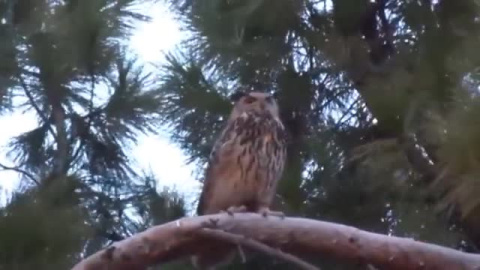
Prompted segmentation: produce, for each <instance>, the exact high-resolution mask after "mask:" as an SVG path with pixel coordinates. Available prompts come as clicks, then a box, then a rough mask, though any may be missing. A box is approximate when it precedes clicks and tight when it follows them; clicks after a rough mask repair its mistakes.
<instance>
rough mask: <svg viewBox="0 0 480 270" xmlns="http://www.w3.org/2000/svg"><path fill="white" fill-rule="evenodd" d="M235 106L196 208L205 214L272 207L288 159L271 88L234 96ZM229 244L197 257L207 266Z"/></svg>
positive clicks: (223, 254)
mask: <svg viewBox="0 0 480 270" xmlns="http://www.w3.org/2000/svg"><path fill="white" fill-rule="evenodd" d="M233 99H234V101H235V106H234V107H233V110H232V112H231V114H230V118H229V119H228V121H227V124H226V126H225V128H224V129H223V131H222V132H221V134H220V136H219V138H218V139H217V141H216V142H215V144H214V146H213V149H212V152H211V154H210V160H209V163H208V167H207V169H206V173H205V182H204V186H203V190H202V193H201V195H200V200H199V204H198V208H197V214H198V215H206V214H213V213H218V212H220V211H227V210H229V209H233V208H238V207H242V206H243V207H245V208H246V210H247V211H249V212H261V213H263V214H269V213H275V212H271V211H270V210H269V207H270V205H271V203H272V201H273V198H274V196H275V193H276V189H277V182H278V180H279V179H280V177H281V175H282V173H283V168H284V164H285V158H286V142H285V130H284V126H283V124H282V123H281V120H280V118H279V113H278V107H277V103H276V101H275V99H274V98H273V96H272V95H270V94H268V93H260V92H252V93H248V94H245V93H237V94H235V95H234V98H233ZM229 250H230V249H228V248H225V247H223V246H221V245H219V246H218V248H215V250H208V251H206V252H205V253H204V254H202V255H201V256H197V257H196V258H195V260H194V261H195V265H196V266H197V267H198V268H203V269H208V267H207V266H210V265H213V264H215V263H217V262H219V261H221V260H223V259H224V258H227V255H228V252H229Z"/></svg>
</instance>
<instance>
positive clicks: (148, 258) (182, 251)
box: [72, 213, 480, 270]
mask: <svg viewBox="0 0 480 270" xmlns="http://www.w3.org/2000/svg"><path fill="white" fill-rule="evenodd" d="M212 224H214V225H215V228H217V229H220V230H224V231H227V232H229V233H232V234H237V235H243V236H245V237H247V238H250V239H253V240H256V241H258V242H262V243H264V244H267V245H269V246H272V247H275V248H280V249H281V250H282V251H284V252H289V253H292V254H296V255H299V256H301V255H320V254H321V255H322V256H331V257H334V258H336V259H338V260H342V261H351V262H363V263H369V264H371V265H374V266H376V267H378V268H380V269H404V270H408V269H458V270H462V269H472V270H473V269H480V255H476V254H469V253H464V252H460V251H457V250H454V249H449V248H445V247H440V246H436V245H433V244H427V243H422V242H418V241H414V240H411V239H405V238H399V237H392V236H386V235H381V234H376V233H370V232H366V231H362V230H359V229H356V228H353V227H349V226H344V225H340V224H335V223H329V222H323V221H317V220H311V219H305V218H294V217H287V218H285V219H281V218H278V217H268V218H264V217H262V216H261V215H258V214H253V213H242V214H240V213H238V214H237V213H236V214H235V215H234V216H233V217H231V216H228V215H227V214H217V215H207V216H200V217H190V218H182V219H179V220H176V221H172V222H169V223H166V224H163V225H159V226H156V227H152V228H150V229H148V230H146V231H144V232H141V233H139V234H137V235H134V236H132V237H130V238H128V239H125V240H122V241H120V242H116V243H115V244H114V245H112V246H110V247H109V248H106V249H104V250H101V251H99V252H97V253H95V254H93V255H92V256H90V257H88V258H86V259H85V260H83V261H81V262H79V263H78V264H77V265H76V266H74V267H73V269H72V270H101V269H116V270H121V269H145V268H146V267H147V266H149V265H154V264H160V263H165V262H168V261H172V260H175V259H181V258H185V257H187V256H190V255H192V254H194V253H195V252H196V251H199V250H203V249H205V248H208V247H209V246H211V245H212V244H215V241H212V239H211V238H208V237H206V236H205V234H203V235H202V233H201V230H203V228H208V227H209V228H211V226H212Z"/></svg>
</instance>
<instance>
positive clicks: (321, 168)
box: [161, 0, 480, 269]
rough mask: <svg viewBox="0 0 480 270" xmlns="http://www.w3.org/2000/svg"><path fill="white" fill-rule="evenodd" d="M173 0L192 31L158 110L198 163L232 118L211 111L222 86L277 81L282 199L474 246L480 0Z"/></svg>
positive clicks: (356, 221) (340, 218) (351, 220)
mask: <svg viewBox="0 0 480 270" xmlns="http://www.w3.org/2000/svg"><path fill="white" fill-rule="evenodd" d="M166 2H168V3H170V4H171V9H172V10H173V11H174V12H175V13H176V14H177V16H178V17H179V20H181V21H182V22H183V23H184V24H185V26H186V29H188V30H189V31H190V32H191V38H190V39H189V40H188V42H187V43H186V44H185V45H186V52H185V54H186V55H183V56H182V59H181V58H173V57H172V58H170V60H171V61H170V62H169V63H167V65H166V67H164V69H162V70H161V73H162V76H161V78H163V80H162V85H161V89H162V92H163V93H165V96H168V97H175V98H171V99H168V98H166V99H165V100H164V103H165V105H163V108H166V109H164V110H162V112H161V114H162V115H163V119H164V120H165V121H166V123H167V124H170V125H171V127H172V128H173V135H172V138H173V139H174V140H175V141H177V142H179V143H180V145H181V146H182V148H183V149H185V150H186V152H187V153H188V154H189V156H190V157H191V158H192V159H193V160H196V161H202V162H204V161H205V158H206V157H207V156H208V149H209V147H210V146H211V142H212V140H213V139H214V138H215V136H216V135H217V134H218V132H219V129H220V127H221V123H222V121H225V115H226V114H227V113H228V109H227V108H225V110H223V109H222V111H218V110H217V109H216V108H215V106H214V105H213V104H212V105H209V106H208V107H206V106H205V104H209V103H208V102H212V103H213V102H215V103H214V104H218V106H220V105H219V104H226V103H224V102H223V101H220V100H218V98H217V96H220V97H224V96H225V93H226V92H227V91H226V90H225V86H228V89H235V88H246V89H250V88H251V89H256V90H260V91H272V90H275V91H277V93H278V97H279V104H280V108H281V118H282V120H283V122H284V123H285V126H286V127H287V130H288V132H289V148H288V164H287V168H286V172H285V175H284V177H283V179H282V180H281V183H280V185H279V190H278V192H279V197H278V200H277V201H276V202H275V205H276V207H279V208H282V210H284V211H286V212H287V214H295V215H304V216H309V217H314V218H322V219H327V220H333V221H337V222H341V223H345V224H349V225H354V226H358V227H360V228H363V229H367V230H373V231H376V232H381V233H389V234H395V235H400V236H410V237H415V238H416V239H421V240H425V241H430V242H435V243H439V244H442V245H447V246H452V247H457V248H466V249H474V248H475V246H477V247H478V245H479V244H480V231H479V230H478V228H479V227H478V226H479V225H480V219H479V218H478V216H479V212H478V211H479V210H480V201H479V200H478V196H477V195H475V194H478V192H479V190H478V183H477V182H478V181H476V179H477V175H478V168H477V167H478V166H477V163H478V162H477V161H478V158H477V156H478V150H479V148H478V147H477V144H478V142H477V140H478V139H477V138H478V137H479V136H478V134H477V133H478V130H477V128H476V127H477V126H478V125H477V123H476V121H477V120H476V119H478V117H477V116H478V115H479V113H480V112H479V111H478V110H477V107H478V106H477V105H478V104H477V103H478V86H479V83H478V82H479V81H478V74H477V73H478V72H477V71H478V66H479V64H480V62H479V61H478V60H479V58H478V52H477V51H475V49H474V48H478V38H477V37H478V31H479V29H480V28H479V25H478V22H477V19H476V18H477V17H478V14H479V6H478V3H477V2H476V1H470V0H469V1H461V2H458V3H457V2H452V1H437V2H435V3H433V1H406V2H401V3H400V2H395V1H353V0H352V1H351V0H342V1H296V2H295V1H294V2H292V1H262V0H258V1H226V0H225V1H223V0H219V1H166ZM203 89H209V91H204V90H203ZM187 95H192V96H193V95H195V98H194V99H191V100H194V103H187V102H185V100H184V99H181V98H180V97H186V96H187ZM222 106H223V105H222ZM225 106H226V105H225ZM222 108H223V107H222ZM204 127H206V128H204ZM207 129H208V130H207ZM202 162H201V163H202ZM260 261H262V262H264V260H260ZM257 263H258V262H257ZM327 265H328V264H327ZM333 265H334V264H333V263H332V264H330V266H331V267H332V268H329V269H338V268H335V267H334V266H333ZM248 266H250V267H258V265H256V264H255V262H252V263H251V264H249V265H248ZM269 267H270V266H266V268H269Z"/></svg>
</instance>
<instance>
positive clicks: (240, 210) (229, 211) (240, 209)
mask: <svg viewBox="0 0 480 270" xmlns="http://www.w3.org/2000/svg"><path fill="white" fill-rule="evenodd" d="M246 211H247V207H246V206H245V205H241V206H230V207H228V208H227V210H221V211H220V213H227V214H228V215H229V216H232V217H233V216H234V214H235V213H244V212H246Z"/></svg>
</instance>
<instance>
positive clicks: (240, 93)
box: [230, 91, 247, 102]
mask: <svg viewBox="0 0 480 270" xmlns="http://www.w3.org/2000/svg"><path fill="white" fill-rule="evenodd" d="M246 95H247V93H245V92H243V91H236V92H235V93H233V94H232V95H230V100H231V101H233V102H237V101H239V100H240V99H241V98H242V97H244V96H246Z"/></svg>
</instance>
